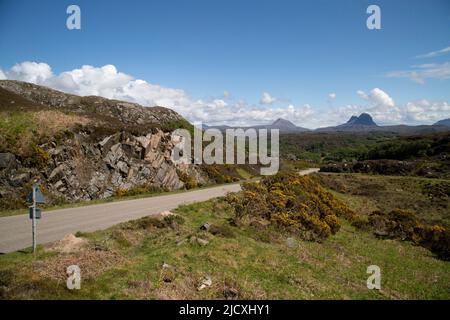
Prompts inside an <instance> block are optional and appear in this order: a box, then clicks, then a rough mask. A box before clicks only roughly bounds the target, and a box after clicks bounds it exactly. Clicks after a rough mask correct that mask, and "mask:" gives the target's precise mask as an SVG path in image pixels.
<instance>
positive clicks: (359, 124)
mask: <svg viewBox="0 0 450 320" xmlns="http://www.w3.org/2000/svg"><path fill="white" fill-rule="evenodd" d="M379 128H380V127H379V126H378V125H377V124H376V123H375V121H373V119H372V116H371V115H370V114H368V113H362V114H361V115H360V116H359V117H358V116H352V117H351V118H350V119H349V120H348V121H347V122H346V123H344V124H341V125H338V126H335V127H326V128H319V129H316V131H352V132H365V131H374V130H379Z"/></svg>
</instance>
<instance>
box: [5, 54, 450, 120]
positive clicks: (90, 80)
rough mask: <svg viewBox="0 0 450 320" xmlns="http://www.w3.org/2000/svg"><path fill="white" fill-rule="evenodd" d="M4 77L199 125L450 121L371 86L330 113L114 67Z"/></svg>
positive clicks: (40, 69)
mask: <svg viewBox="0 0 450 320" xmlns="http://www.w3.org/2000/svg"><path fill="white" fill-rule="evenodd" d="M427 67H429V66H427ZM423 68H425V66H424V67H423ZM3 70H4V69H3ZM2 78H7V79H16V80H22V81H27V82H33V83H36V84H40V85H45V86H48V87H51V88H54V89H57V90H61V91H64V92H68V93H74V94H77V95H82V96H85V95H98V96H103V97H106V98H110V99H117V100H124V101H130V102H136V103H139V104H141V105H144V106H156V105H159V106H164V107H168V108H171V109H173V110H175V111H177V112H179V113H180V114H181V115H182V116H184V117H185V118H186V119H188V120H189V121H191V122H199V121H202V122H205V123H207V124H210V125H217V124H229V125H243V126H246V125H254V124H264V123H271V122H273V121H274V120H275V119H277V118H285V119H288V120H290V121H292V122H294V123H295V124H297V125H300V126H305V127H309V128H314V127H319V126H327V125H336V124H340V123H343V122H346V121H347V120H348V118H349V117H350V116H352V115H355V114H357V115H359V114H360V113H362V112H368V113H370V114H371V115H372V116H373V117H374V119H375V120H376V121H378V122H379V123H400V122H405V123H420V122H421V121H422V122H425V123H428V122H431V121H436V120H439V119H443V118H448V117H449V113H450V110H449V103H448V102H430V101H428V100H420V101H415V102H409V103H408V104H406V105H404V106H396V105H395V103H394V100H393V99H392V98H391V97H390V96H389V95H388V94H387V93H386V92H385V91H383V90H381V89H379V88H374V89H372V90H371V91H370V92H369V93H366V92H364V91H362V90H358V91H357V94H358V95H359V96H360V97H361V98H362V99H363V100H364V101H365V105H345V106H341V107H338V108H331V109H328V110H327V112H315V110H314V108H313V107H312V106H311V105H309V104H304V105H301V106H295V105H294V104H292V103H286V105H285V106H280V107H278V106H277V107H274V106H272V104H273V103H274V102H275V101H277V102H278V103H279V104H281V103H283V102H284V101H283V100H282V99H276V98H274V97H272V96H271V95H270V94H268V93H267V92H265V93H263V96H262V99H261V100H264V102H265V103H262V104H263V105H253V104H250V103H248V102H246V101H245V100H242V99H235V98H234V97H232V95H230V94H229V93H228V92H224V94H223V95H220V96H218V97H209V98H204V99H198V98H194V97H192V96H190V95H188V94H187V93H186V92H185V91H184V90H182V89H174V88H169V87H164V86H160V85H157V84H152V83H149V82H147V81H145V80H140V79H135V78H134V77H132V76H131V75H128V74H126V73H123V72H119V71H118V70H117V69H116V67H115V66H113V65H105V66H103V67H94V66H89V65H85V66H82V67H81V68H79V69H73V70H69V71H64V72H62V73H60V74H57V75H55V74H53V72H52V70H51V68H50V66H49V65H48V64H46V63H36V62H29V61H27V62H23V63H19V64H16V65H14V66H13V67H12V68H11V69H9V70H4V71H2V70H1V69H0V79H2ZM332 95H333V93H331V94H329V98H332ZM334 97H335V95H334Z"/></svg>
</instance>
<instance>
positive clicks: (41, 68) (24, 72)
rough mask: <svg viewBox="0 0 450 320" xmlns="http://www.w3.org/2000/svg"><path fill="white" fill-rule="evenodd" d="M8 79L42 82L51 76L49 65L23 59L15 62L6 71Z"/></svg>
mask: <svg viewBox="0 0 450 320" xmlns="http://www.w3.org/2000/svg"><path fill="white" fill-rule="evenodd" d="M6 76H7V78H8V79H13V80H22V81H26V82H33V83H42V82H45V81H46V80H47V79H49V78H51V77H53V73H52V70H51V68H50V66H49V65H48V64H46V63H37V62H30V61H25V62H22V63H18V64H15V65H14V66H13V67H12V68H11V69H10V70H9V71H7V72H6Z"/></svg>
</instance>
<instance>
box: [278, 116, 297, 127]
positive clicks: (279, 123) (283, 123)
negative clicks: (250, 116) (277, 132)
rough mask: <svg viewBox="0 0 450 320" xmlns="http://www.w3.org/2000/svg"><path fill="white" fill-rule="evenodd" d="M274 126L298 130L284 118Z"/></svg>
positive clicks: (279, 119)
mask: <svg viewBox="0 0 450 320" xmlns="http://www.w3.org/2000/svg"><path fill="white" fill-rule="evenodd" d="M272 126H273V127H278V128H293V129H295V128H297V126H296V125H295V124H293V123H292V122H290V121H289V120H286V119H283V118H278V119H277V120H275V121H274V122H273V123H272Z"/></svg>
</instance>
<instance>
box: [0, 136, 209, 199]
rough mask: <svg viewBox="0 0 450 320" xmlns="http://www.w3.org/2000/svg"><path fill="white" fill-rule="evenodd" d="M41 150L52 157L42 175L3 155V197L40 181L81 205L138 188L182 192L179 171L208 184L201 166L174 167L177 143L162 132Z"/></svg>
mask: <svg viewBox="0 0 450 320" xmlns="http://www.w3.org/2000/svg"><path fill="white" fill-rule="evenodd" d="M41 147H42V148H43V149H44V150H45V151H46V152H47V153H48V155H49V156H50V161H49V165H48V167H47V168H46V169H44V170H42V171H38V170H36V169H33V170H34V171H33V170H31V169H28V168H23V167H20V163H19V162H18V161H17V160H16V157H15V156H14V155H13V154H11V153H2V154H0V184H1V185H2V186H3V187H2V188H1V189H2V192H3V193H5V192H6V193H8V194H11V193H13V192H15V191H17V188H19V189H20V188H24V187H25V185H27V183H29V182H30V181H31V179H35V178H37V179H38V180H39V181H40V183H41V184H42V185H43V186H44V187H45V189H46V190H48V192H50V193H51V194H52V195H55V196H56V197H62V198H65V199H66V200H69V201H76V200H90V199H97V198H106V197H110V196H112V195H113V193H114V191H115V190H119V189H120V190H130V189H132V188H134V187H143V188H149V189H150V188H152V189H154V188H161V189H166V190H173V189H179V188H182V187H183V186H184V183H183V182H182V181H181V180H180V178H179V177H178V172H179V171H178V170H181V171H183V172H186V173H187V174H188V175H191V176H193V177H194V178H196V179H197V178H198V179H199V180H205V179H206V178H205V177H203V176H202V172H201V171H200V170H197V168H196V167H195V166H190V165H180V166H177V165H176V164H175V163H173V162H172V160H171V157H170V154H171V150H172V149H173V147H174V142H172V140H171V136H170V133H164V132H163V131H161V130H156V131H154V132H153V133H152V132H149V133H148V134H146V135H142V136H134V135H132V134H129V133H127V134H123V133H121V132H119V133H115V134H113V135H109V136H106V137H100V138H97V139H95V141H93V140H92V139H91V138H90V137H89V135H83V134H79V135H75V137H73V138H70V139H69V138H68V139H66V140H65V141H61V142H59V143H57V142H52V143H47V144H45V145H42V146H41ZM16 168H17V170H16ZM27 170H28V171H27ZM30 170H31V171H30ZM1 177H8V178H1Z"/></svg>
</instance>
